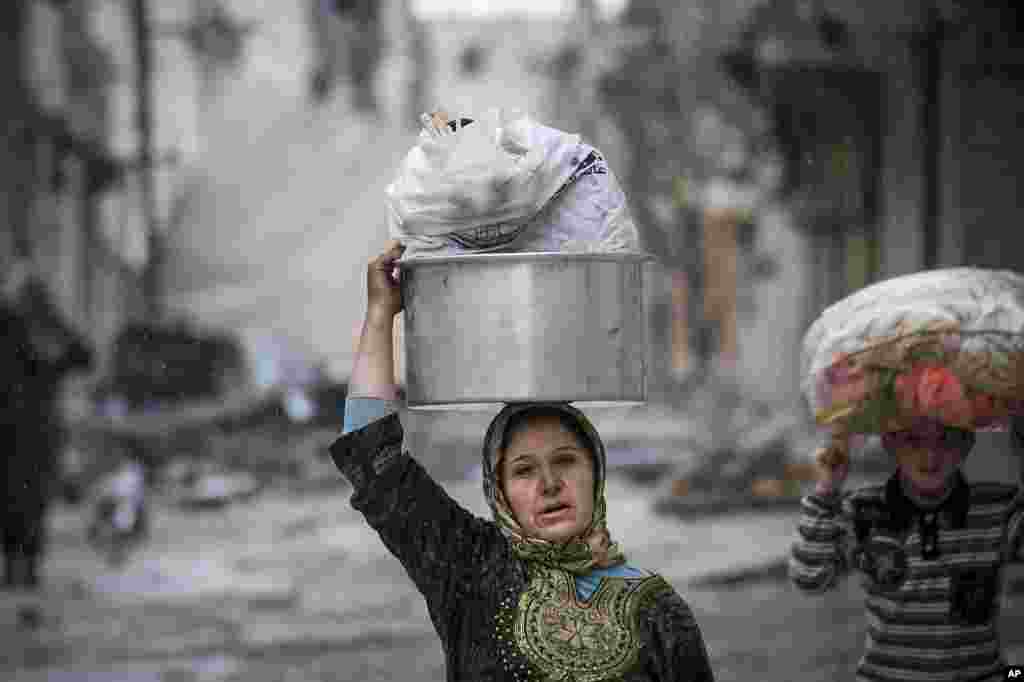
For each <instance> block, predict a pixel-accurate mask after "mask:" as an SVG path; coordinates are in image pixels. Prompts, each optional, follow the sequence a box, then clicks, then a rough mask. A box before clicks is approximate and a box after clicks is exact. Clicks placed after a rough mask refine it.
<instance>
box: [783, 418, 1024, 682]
mask: <svg viewBox="0 0 1024 682" xmlns="http://www.w3.org/2000/svg"><path fill="white" fill-rule="evenodd" d="M1020 426H1021V425H1020V421H1019V420H1018V421H1017V423H1016V424H1015V429H1014V434H1013V435H1014V441H1015V449H1016V450H1017V451H1018V452H1020V449H1021V432H1020ZM974 440H975V438H974V433H973V432H971V431H963V430H960V429H956V428H952V427H948V426H945V425H943V424H941V423H939V422H936V421H931V420H926V419H921V420H919V421H917V422H916V423H915V424H914V426H913V427H912V428H910V429H908V430H905V431H899V432H895V433H889V434H886V435H884V436H883V440H882V442H883V445H884V447H885V449H886V450H887V451H888V452H889V453H890V454H892V455H894V456H895V458H896V461H897V464H898V467H897V471H896V473H895V474H894V475H893V476H892V477H891V478H890V479H889V480H888V482H887V483H885V484H883V485H878V486H869V487H865V488H861V489H858V490H855V491H852V492H848V493H845V494H844V493H843V491H842V487H843V483H844V482H845V479H846V476H847V473H848V471H849V465H848V462H847V460H846V458H845V457H844V456H836V454H837V453H836V452H834V451H833V452H830V451H826V455H825V456H823V457H820V458H819V465H820V467H821V468H822V478H821V480H820V482H819V483H818V485H817V487H816V489H815V491H814V493H813V494H810V495H808V496H806V497H805V498H804V499H803V502H802V505H803V514H802V517H801V520H800V523H799V537H798V539H797V541H796V543H794V545H793V549H792V555H791V560H790V577H791V579H792V581H793V583H794V584H795V585H796V586H797V587H798V588H799V589H800V590H802V591H804V592H810V593H820V592H824V591H826V590H829V589H831V588H833V587H835V586H836V584H837V582H838V580H839V578H840V577H841V576H842V575H844V574H845V573H847V572H849V571H850V570H851V569H852V570H854V571H857V572H859V573H860V574H861V575H862V577H863V581H862V582H863V585H864V588H865V591H866V593H867V597H866V606H867V615H868V633H867V645H866V651H865V654H864V656H863V657H862V658H861V661H860V663H859V665H858V666H857V675H856V679H857V680H858V682H868V681H870V682H895V681H897V680H899V681H900V682H917V681H920V682H926V681H927V682H947V681H948V682H954V681H956V682H963V681H967V680H972V681H974V680H977V681H979V682H981V681H988V680H1001V679H1004V677H1003V674H1004V669H1005V665H1006V662H1005V661H1004V660H1003V657H1002V654H1001V651H1000V642H999V635H998V631H997V615H998V607H999V601H1000V584H1001V582H1000V577H1001V576H1000V573H1001V567H1002V565H1003V564H1004V563H1005V562H1007V561H1017V562H1020V561H1024V547H1022V542H1021V536H1022V533H1024V496H1022V493H1021V488H1020V486H1011V485H1004V484H999V483H974V484H969V483H967V481H966V480H965V478H964V476H963V474H962V473H961V471H960V465H961V464H962V463H963V461H964V458H965V457H966V456H967V455H968V453H969V452H970V451H971V449H972V447H973V446H974Z"/></svg>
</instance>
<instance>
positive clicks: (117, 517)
mask: <svg viewBox="0 0 1024 682" xmlns="http://www.w3.org/2000/svg"><path fill="white" fill-rule="evenodd" d="M92 497H93V502H92V504H91V505H90V506H91V519H90V523H89V533H88V539H89V544H91V545H92V546H93V548H94V549H96V551H97V552H99V553H100V554H102V555H103V557H104V559H105V560H106V561H107V564H108V565H109V566H120V565H122V564H123V563H124V562H125V560H126V559H127V558H128V554H129V552H131V551H132V550H133V549H135V548H136V547H137V546H138V545H139V544H141V543H142V542H144V541H145V540H146V538H147V537H148V532H149V513H148V509H147V505H146V472H145V469H144V468H143V465H142V462H141V461H140V457H139V455H138V454H137V452H136V451H135V448H134V447H133V444H129V445H128V447H126V448H125V451H124V452H123V453H122V454H121V456H120V462H119V464H118V466H117V468H116V469H114V470H113V471H111V472H110V473H108V474H107V475H105V476H103V477H102V478H101V479H100V480H99V481H98V482H97V484H96V487H95V489H94V492H93V496H92Z"/></svg>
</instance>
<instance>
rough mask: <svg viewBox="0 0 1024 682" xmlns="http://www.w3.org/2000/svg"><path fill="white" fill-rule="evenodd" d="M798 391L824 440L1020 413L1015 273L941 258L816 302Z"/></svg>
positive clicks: (1004, 420)
mask: <svg viewBox="0 0 1024 682" xmlns="http://www.w3.org/2000/svg"><path fill="white" fill-rule="evenodd" d="M802 374H803V382H804V383H803V391H804V394H805V396H806V398H807V400H808V402H809V403H810V407H811V409H812V411H813V412H814V416H815V419H816V421H817V422H818V424H819V425H821V426H826V427H830V430H831V431H832V434H833V441H832V447H834V448H836V449H838V450H840V451H842V450H845V448H846V440H847V438H848V437H849V436H851V435H854V434H871V433H875V434H885V433H889V432H897V431H902V430H904V429H906V428H908V427H909V425H910V424H913V423H915V420H918V419H919V418H922V417H924V418H930V419H935V420H938V421H940V422H942V423H944V424H946V425H948V426H951V427H956V428H959V429H964V430H968V431H988V430H992V431H1004V430H1008V429H1009V427H1010V425H1011V423H1012V422H1013V420H1014V419H1015V418H1016V419H1019V418H1021V417H1024V276H1021V275H1019V274H1017V273H1014V272H1010V271H1005V270H984V269H978V268H950V269H944V270H930V271H926V272H920V273H916V274H913V275H906V276H903V277H896V278H893V279H890V280H886V281H884V282H879V283H877V284H874V285H872V286H870V287H867V288H865V289H862V290H860V291H858V292H856V293H854V294H853V295H851V296H849V297H847V298H846V299H844V300H842V301H840V302H838V303H836V304H835V305H833V306H831V307H830V308H828V309H827V310H825V311H824V312H823V313H822V314H821V316H820V317H819V318H818V320H817V321H816V322H815V323H814V324H813V325H812V326H811V328H810V329H809V330H808V332H807V335H806V336H805V338H804V347H803V357H802Z"/></svg>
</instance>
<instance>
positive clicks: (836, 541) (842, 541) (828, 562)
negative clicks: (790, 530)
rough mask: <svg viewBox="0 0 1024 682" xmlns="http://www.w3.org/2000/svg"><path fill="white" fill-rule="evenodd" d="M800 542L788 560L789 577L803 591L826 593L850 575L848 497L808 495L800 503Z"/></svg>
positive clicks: (797, 540)
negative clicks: (848, 572) (847, 574)
mask: <svg viewBox="0 0 1024 682" xmlns="http://www.w3.org/2000/svg"><path fill="white" fill-rule="evenodd" d="M800 504H801V509H802V513H801V515H800V521H799V523H798V524H797V539H796V542H794V543H793V547H792V549H791V552H790V558H789V577H790V580H791V581H792V582H793V584H794V585H795V586H796V587H797V588H798V589H799V590H801V591H803V592H808V593H821V592H826V591H828V590H830V589H832V588H833V587H835V586H836V585H837V584H838V581H839V578H840V577H842V576H843V575H844V574H845V573H846V572H847V571H848V568H849V566H848V562H847V556H848V553H847V545H848V544H849V542H850V539H851V537H852V524H851V523H850V519H852V517H853V514H852V506H851V504H850V498H849V496H838V495H835V496H830V497H822V496H819V495H807V496H805V497H804V498H803V500H802V501H801V503H800Z"/></svg>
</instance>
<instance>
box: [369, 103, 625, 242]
mask: <svg viewBox="0 0 1024 682" xmlns="http://www.w3.org/2000/svg"><path fill="white" fill-rule="evenodd" d="M423 123H424V125H423V130H422V131H421V132H420V136H419V140H418V142H417V144H416V146H415V147H413V149H412V150H410V152H409V153H408V155H407V156H406V158H405V160H404V161H403V163H402V165H401V167H400V168H399V171H398V176H397V177H396V179H395V180H394V182H393V183H392V184H391V185H390V186H389V187H388V189H387V196H388V217H389V220H388V222H389V230H390V232H391V236H392V237H393V238H394V239H397V240H398V241H400V242H402V243H403V244H404V245H405V246H406V254H405V258H414V257H416V256H428V255H429V256H444V255H456V254H464V253H484V252H493V251H515V252H526V251H543V252H560V251H561V252H565V251H576V252H578V251H583V252H594V251H603V252H611V251H637V250H639V236H638V234H637V230H636V226H635V224H634V223H633V220H632V217H631V216H630V213H629V208H628V205H627V202H626V197H625V194H624V193H623V191H622V189H621V187H620V186H619V184H618V182H617V180H616V178H615V177H614V175H612V173H611V171H610V169H609V168H608V165H607V163H605V160H604V158H603V157H602V156H601V154H600V152H599V151H598V150H597V149H594V148H593V147H591V146H589V145H587V144H585V143H583V142H582V141H581V140H580V137H579V135H572V134H569V133H565V132H562V131H560V130H556V129H554V128H549V127H546V126H542V125H539V124H537V123H536V122H534V121H533V120H532V119H530V118H529V117H528V116H525V115H523V114H520V113H512V114H506V113H504V112H501V111H499V110H492V111H491V112H489V114H488V115H487V116H486V117H484V119H482V120H474V119H468V118H461V119H458V120H456V121H449V120H448V119H447V117H446V116H445V115H444V114H434V115H432V116H429V115H426V114H424V118H423Z"/></svg>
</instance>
